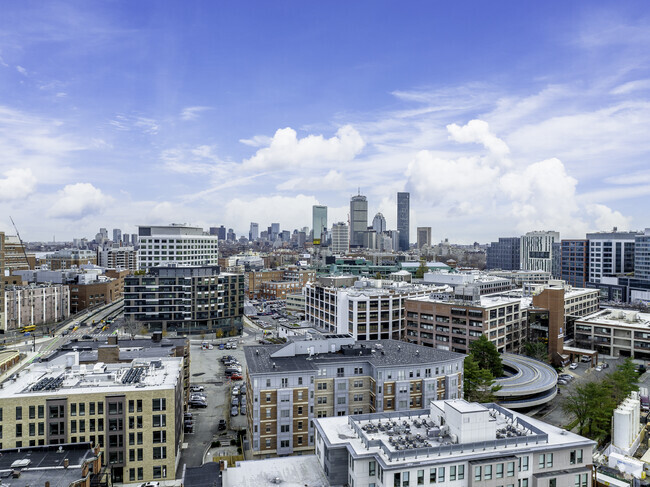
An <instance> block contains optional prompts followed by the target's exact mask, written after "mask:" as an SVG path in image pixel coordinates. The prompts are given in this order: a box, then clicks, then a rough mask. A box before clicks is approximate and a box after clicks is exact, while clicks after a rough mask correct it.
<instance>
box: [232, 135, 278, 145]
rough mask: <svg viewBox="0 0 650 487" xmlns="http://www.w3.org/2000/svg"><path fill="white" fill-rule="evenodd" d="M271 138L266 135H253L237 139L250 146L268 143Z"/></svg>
mask: <svg viewBox="0 0 650 487" xmlns="http://www.w3.org/2000/svg"><path fill="white" fill-rule="evenodd" d="M272 140H273V139H272V138H271V137H269V136H267V135H254V136H253V137H251V138H250V139H239V142H241V143H242V144H244V145H248V146H250V147H263V146H266V145H270V144H271V141H272Z"/></svg>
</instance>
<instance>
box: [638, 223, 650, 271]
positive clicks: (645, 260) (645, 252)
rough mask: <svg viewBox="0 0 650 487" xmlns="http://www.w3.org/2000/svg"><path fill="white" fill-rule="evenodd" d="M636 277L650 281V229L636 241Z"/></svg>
mask: <svg viewBox="0 0 650 487" xmlns="http://www.w3.org/2000/svg"><path fill="white" fill-rule="evenodd" d="M634 277H635V279H642V280H644V281H650V228H646V229H645V232H644V233H643V235H637V236H636V237H635V239H634Z"/></svg>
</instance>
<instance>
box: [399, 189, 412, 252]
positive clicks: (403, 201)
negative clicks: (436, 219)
mask: <svg viewBox="0 0 650 487" xmlns="http://www.w3.org/2000/svg"><path fill="white" fill-rule="evenodd" d="M410 200H411V194H410V193H397V230H398V231H399V250H401V251H407V250H408V249H409V247H410V239H409V235H410V234H409V230H410V225H411V203H410Z"/></svg>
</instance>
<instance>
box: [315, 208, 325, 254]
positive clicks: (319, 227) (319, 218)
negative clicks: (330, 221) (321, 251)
mask: <svg viewBox="0 0 650 487" xmlns="http://www.w3.org/2000/svg"><path fill="white" fill-rule="evenodd" d="M312 228H313V232H314V235H313V242H314V245H322V244H323V243H325V242H323V233H327V206H322V205H314V206H312Z"/></svg>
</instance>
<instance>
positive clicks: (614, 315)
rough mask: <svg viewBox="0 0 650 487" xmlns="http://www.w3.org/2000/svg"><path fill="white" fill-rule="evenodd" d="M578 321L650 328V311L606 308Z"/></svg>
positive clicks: (643, 328)
mask: <svg viewBox="0 0 650 487" xmlns="http://www.w3.org/2000/svg"><path fill="white" fill-rule="evenodd" d="M577 321H579V322H581V323H590V324H599V325H609V326H624V327H626V328H638V329H640V330H650V313H640V312H638V311H637V310H633V309H616V308H606V309H603V310H600V311H597V312H596V313H592V314H590V315H587V316H585V317H583V318H579V319H578V320H577Z"/></svg>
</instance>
